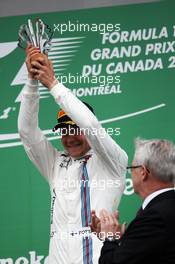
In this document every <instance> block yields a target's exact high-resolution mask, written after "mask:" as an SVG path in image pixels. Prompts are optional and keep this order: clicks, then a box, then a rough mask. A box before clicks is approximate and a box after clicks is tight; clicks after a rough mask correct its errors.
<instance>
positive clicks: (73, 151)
mask: <svg viewBox="0 0 175 264" xmlns="http://www.w3.org/2000/svg"><path fill="white" fill-rule="evenodd" d="M67 152H68V153H69V155H70V156H71V157H73V158H79V157H81V156H82V155H83V150H82V148H80V147H78V148H77V147H76V148H72V149H67Z"/></svg>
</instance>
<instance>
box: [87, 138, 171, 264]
mask: <svg viewBox="0 0 175 264" xmlns="http://www.w3.org/2000/svg"><path fill="white" fill-rule="evenodd" d="M130 168H131V169H132V180H133V187H134V191H135V193H137V194H139V195H140V197H141V198H142V199H143V204H142V207H141V209H140V210H139V212H138V213H137V216H136V217H135V219H134V220H133V221H132V222H131V223H130V225H129V226H128V228H127V229H126V231H125V232H123V230H122V229H123V227H121V226H120V224H119V222H118V213H115V214H109V213H108V212H107V211H106V210H102V211H101V212H100V215H99V218H98V217H97V216H96V214H95V211H92V231H95V232H97V233H98V236H100V235H101V234H103V235H104V240H105V241H104V245H103V248H102V251H101V256H100V259H99V264H148V263H150V262H151V263H154V264H170V263H173V264H174V263H175V190H174V182H175V146H174V145H173V144H172V143H171V142H169V141H167V140H140V139H137V140H136V150H135V155H134V159H133V164H132V166H131V167H130ZM111 234H112V235H111ZM116 234H117V236H116ZM119 236H120V238H119V239H117V238H118V237H119Z"/></svg>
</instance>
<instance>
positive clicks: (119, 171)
mask: <svg viewBox="0 0 175 264" xmlns="http://www.w3.org/2000/svg"><path fill="white" fill-rule="evenodd" d="M38 52H39V51H38V49H36V48H34V47H32V46H31V45H29V46H28V48H27V51H26V53H27V57H26V64H27V69H28V76H29V78H28V81H27V85H26V87H25V88H24V90H23V95H22V101H21V106H20V111H19V118H18V129H19V134H20V138H21V140H22V142H23V145H24V148H25V151H26V153H27V155H28V156H29V158H30V160H31V161H32V162H33V163H34V164H35V166H36V167H37V168H38V170H39V171H40V173H41V174H42V175H43V176H44V177H45V178H46V180H47V181H48V183H49V185H50V190H51V197H52V198H51V237H50V246H49V264H97V263H98V259H99V256H100V250H101V247H102V244H103V243H102V242H101V241H100V240H99V239H98V238H97V237H96V235H95V234H93V233H91V231H90V225H91V210H95V212H96V214H97V215H98V213H99V211H100V210H101V209H102V208H105V209H106V210H107V211H109V212H111V213H112V212H113V210H114V208H116V207H117V206H118V204H119V202H120V198H121V196H122V193H123V191H124V186H125V173H126V166H127V155H126V153H125V151H124V150H123V149H121V147H120V146H119V145H118V144H117V143H116V142H115V141H114V140H113V139H112V138H111V137H110V136H109V135H108V134H107V133H106V131H105V130H104V129H103V128H102V127H101V124H100V123H99V121H98V120H97V118H96V116H95V115H94V114H93V112H92V108H91V107H90V106H89V105H86V104H84V103H83V102H81V101H80V100H79V99H78V98H77V97H76V96H75V95H74V94H73V93H72V92H71V91H70V90H69V89H68V88H66V87H65V86H64V85H63V84H61V83H59V82H58V81H57V80H56V78H55V75H54V71H53V66H52V63H51V61H50V60H48V58H47V56H45V57H44V58H38V59H37V60H33V61H32V57H34V56H35V55H36V54H37V53H38ZM38 81H40V82H41V83H42V84H43V85H44V86H45V87H47V88H48V89H49V91H50V93H51V95H52V96H53V97H54V99H55V101H56V103H57V104H58V105H59V106H60V108H61V110H60V111H59V114H58V120H57V121H58V123H57V125H56V126H55V129H56V128H62V129H64V128H65V129H66V133H65V131H64V135H62V138H61V141H62V144H63V147H64V151H60V150H57V149H55V148H54V147H53V146H52V145H51V143H50V142H49V141H48V140H47V138H46V137H45V136H44V134H43V133H42V131H41V129H40V128H39V127H38V111H39V91H38ZM68 128H74V131H75V133H74V134H73V135H72V134H71V133H70V130H69V129H68ZM75 128H76V129H75ZM81 129H82V130H81ZM82 131H83V132H82ZM101 131H103V133H101ZM102 183H103V185H102Z"/></svg>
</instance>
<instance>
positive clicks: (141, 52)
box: [0, 1, 175, 264]
mask: <svg viewBox="0 0 175 264" xmlns="http://www.w3.org/2000/svg"><path fill="white" fill-rule="evenodd" d="M174 10H175V2H174V1H161V2H159V3H152V4H140V5H130V6H116V7H109V8H98V9H88V10H78V11H69V12H59V13H48V14H38V15H26V16H18V17H6V18H0V28H1V33H0V76H1V79H0V90H1V97H0V164H1V170H0V263H1V264H9V263H10V264H12V263H15V264H22V263H24V264H27V263H33V264H34V263H45V264H46V263H47V257H46V256H47V254H48V243H49V208H50V194H49V187H48V185H47V183H46V182H45V180H44V179H43V178H42V177H41V176H40V174H39V173H38V171H37V170H36V168H35V167H34V166H33V164H32V163H31V162H30V161H29V159H28V158H27V156H26V154H25V152H24V149H23V147H22V145H21V142H20V139H19V135H18V131H17V116H18V112H19V106H20V93H21V91H22V89H23V88H24V86H25V79H26V70H25V64H24V59H25V54H24V52H23V51H22V50H21V49H19V48H17V39H18V29H19V26H20V25H21V24H24V23H26V22H27V19H28V18H32V19H34V18H37V17H40V18H41V19H43V20H44V21H45V22H46V23H47V24H49V25H50V26H51V27H52V28H53V29H54V37H53V49H52V50H51V52H50V53H49V56H50V58H51V59H52V60H53V64H54V69H55V72H56V75H57V76H65V75H67V76H68V74H70V75H71V76H73V75H74V76H81V75H82V73H83V72H85V70H87V69H90V70H92V69H93V70H95V72H96V70H98V69H100V71H99V74H98V75H95V72H93V71H92V72H91V73H90V74H89V83H87V82H86V83H79V81H78V80H77V81H76V82H75V83H72V81H71V80H69V81H68V82H67V83H65V85H66V86H67V87H69V88H71V89H72V90H73V92H74V93H75V94H76V95H78V96H79V97H80V99H82V100H85V101H87V102H88V103H90V104H92V105H93V106H94V108H95V112H96V115H97V117H98V119H99V120H100V121H101V122H102V124H103V126H104V127H105V128H113V129H115V128H118V131H119V132H120V135H113V138H114V139H115V140H116V141H117V142H118V143H119V144H120V145H121V146H122V147H123V148H124V149H125V150H126V152H127V153H128V156H129V163H131V161H132V156H133V151H134V144H133V141H134V138H136V137H137V136H139V137H143V138H167V139H170V140H172V141H174V133H175V125H174V120H173V117H174V98H175V89H174V83H175V74H174V68H175V56H174V50H175V33H174V27H175V18H174ZM71 23H74V24H75V25H78V26H79V25H80V24H82V23H83V24H87V25H88V27H89V29H91V30H90V31H88V30H87V29H88V27H87V26H86V31H84V30H83V26H82V28H81V29H82V30H81V31H80V30H76V29H78V28H76V29H75V30H73V26H72V28H70V30H71V31H70V30H69V31H68V30H67V31H66V32H64V33H63V32H62V34H61V32H60V30H58V29H60V25H61V24H66V26H67V27H68V25H70V24H71ZM58 24H59V25H58ZM101 24H105V25H107V24H112V25H114V27H115V29H113V30H112V31H111V32H106V33H105V35H104V34H100V32H99V31H97V30H96V29H97V27H98V28H99V29H100V30H102V28H103V26H99V25H101ZM118 24H119V25H118ZM66 26H65V27H66ZM78 26H77V27H78ZM65 27H63V28H65ZM111 29H112V26H109V27H108V30H111ZM115 30H116V32H114V31H115ZM124 31H125V33H124ZM136 52H137V54H136ZM102 54H103V55H102ZM94 65H95V66H94ZM98 67H99V68H98ZM100 67H101V68H100ZM60 74H61V75H60ZM109 75H110V77H109V78H110V79H108V81H109V83H108V84H107V83H106V84H104V85H103V83H102V85H101V86H100V82H102V80H103V79H104V77H101V79H98V80H97V78H99V76H106V77H107V76H109ZM118 76H119V77H118ZM102 78H103V79H102ZM112 78H113V80H112ZM64 80H65V79H64ZM111 80H112V81H111ZM40 96H41V101H40V113H39V120H40V127H41V128H42V129H43V130H44V131H45V133H46V135H47V137H48V139H49V140H51V141H52V143H53V145H54V146H56V147H59V148H62V147H61V144H60V140H59V139H57V137H56V135H55V136H54V135H53V134H52V133H51V131H50V129H51V128H52V127H53V125H54V124H55V121H56V113H57V110H58V106H57V105H56V104H55V102H54V100H53V98H51V96H50V95H49V93H48V91H47V89H46V88H44V87H42V86H41V87H40ZM130 178H131V175H127V186H126V189H125V193H124V195H123V198H122V201H121V204H120V215H121V217H120V218H121V221H123V220H125V221H127V222H128V223H129V222H130V221H131V219H132V218H133V217H134V215H135V213H136V210H137V208H138V207H139V205H140V200H139V198H138V197H137V196H136V195H135V194H133V188H132V182H131V179H130Z"/></svg>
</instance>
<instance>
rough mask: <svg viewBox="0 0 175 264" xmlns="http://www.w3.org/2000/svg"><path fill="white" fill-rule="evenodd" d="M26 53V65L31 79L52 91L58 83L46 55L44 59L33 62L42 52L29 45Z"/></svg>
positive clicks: (40, 58)
mask: <svg viewBox="0 0 175 264" xmlns="http://www.w3.org/2000/svg"><path fill="white" fill-rule="evenodd" d="M26 53H27V58H26V65H27V69H28V72H29V77H30V78H32V79H36V80H39V81H40V82H41V83H42V84H43V85H44V86H46V87H47V88H48V89H49V90H51V89H52V88H53V86H54V85H55V84H57V83H58V81H57V79H56V78H55V74H54V70H53V66H52V62H51V61H50V60H49V59H48V57H47V56H46V55H44V54H43V57H39V58H37V60H33V61H32V57H34V56H35V55H36V54H38V53H40V51H39V49H38V48H35V47H32V46H31V45H28V47H27V49H26Z"/></svg>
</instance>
